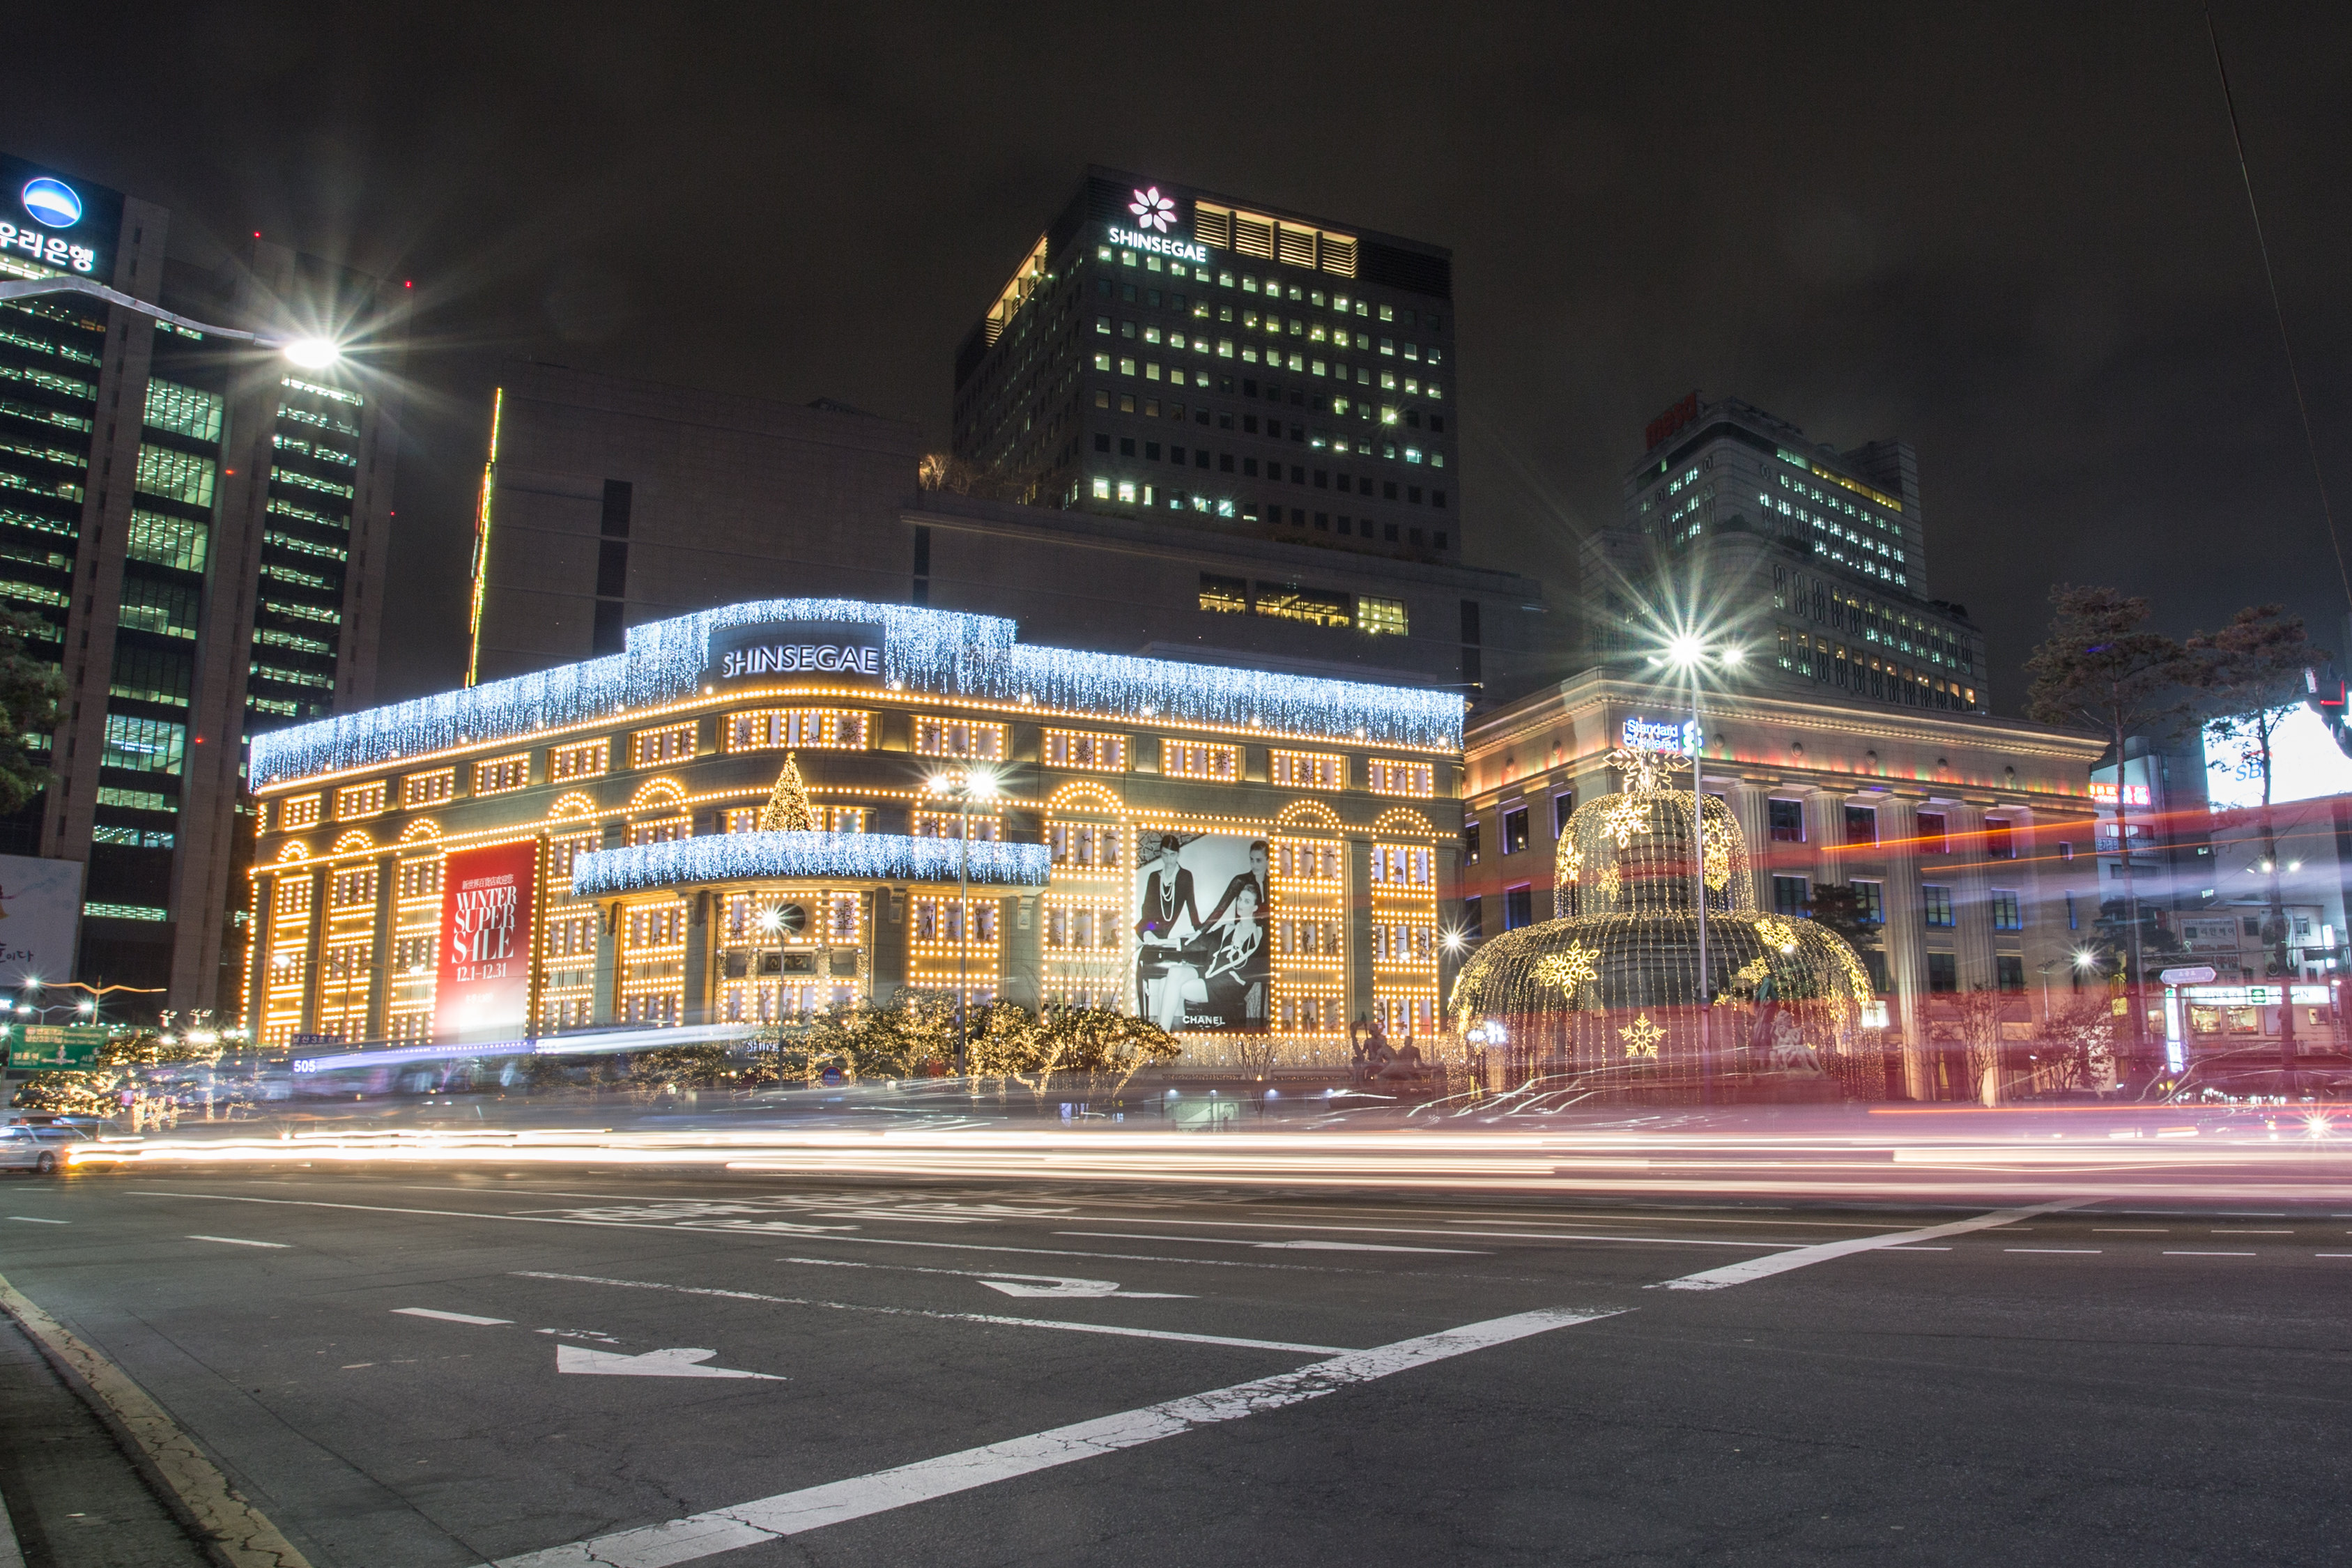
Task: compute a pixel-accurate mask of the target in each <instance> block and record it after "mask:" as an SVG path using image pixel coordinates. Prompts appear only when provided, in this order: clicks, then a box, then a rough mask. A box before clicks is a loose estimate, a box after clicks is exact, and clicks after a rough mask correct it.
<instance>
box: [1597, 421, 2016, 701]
mask: <svg viewBox="0 0 2352 1568" xmlns="http://www.w3.org/2000/svg"><path fill="white" fill-rule="evenodd" d="M1644 447H1645V448H1646V449H1645V450H1644V451H1643V456H1642V458H1641V460H1640V461H1638V462H1636V463H1635V464H1634V465H1633V468H1631V469H1629V470H1628V471H1627V473H1626V476H1625V480H1624V513H1623V518H1622V523H1621V526H1620V527H1618V528H1616V529H1612V530H1604V531H1601V532H1600V533H1598V534H1596V535H1594V536H1593V537H1592V538H1591V539H1590V540H1588V541H1587V542H1586V543H1585V545H1584V548H1583V551H1582V564H1583V567H1584V593H1585V597H1586V600H1587V605H1588V610H1589V613H1590V614H1591V617H1592V627H1591V630H1592V634H1593V635H1592V641H1593V644H1594V651H1595V652H1596V653H1597V654H1599V655H1600V656H1601V657H1602V658H1611V659H1622V658H1640V657H1643V656H1644V654H1645V652H1647V651H1655V649H1656V647H1657V645H1658V644H1659V643H1660V642H1661V641H1663V640H1664V638H1665V637H1668V636H1671V635H1672V633H1673V631H1674V630H1675V629H1676V627H1677V626H1681V627H1683V628H1684V629H1688V628H1689V627H1690V626H1692V625H1693V624H1694V623H1696V626H1697V629H1698V630H1700V631H1701V632H1702V633H1706V634H1710V635H1711V634H1714V633H1721V634H1723V635H1724V636H1726V637H1736V638H1737V640H1738V641H1740V642H1741V643H1742V644H1743V645H1744V646H1745V647H1746V649H1747V652H1748V656H1749V657H1748V667H1749V668H1750V670H1751V671H1759V670H1772V671H1778V672H1780V674H1782V675H1784V676H1786V677H1788V678H1790V679H1794V680H1805V681H1810V682H1811V683H1812V684H1813V685H1814V687H1815V688H1816V689H1820V690H1822V692H1824V693H1825V694H1827V695H1830V696H1832V697H1834V698H1836V699H1838V700H1844V701H1848V702H1853V703H1856V704H1868V705H1875V706H1878V707H1911V708H1934V709H1940V710H1947V711H1960V712H1982V711H1984V710H1985V708H1986V699H1987V693H1986V690H1985V653H1984V638H1983V634H1982V633H1980V632H1979V630H1978V629H1977V627H1976V626H1975V624H1974V623H1973V622H1971V621H1970V620H1969V615H1968V611H1967V609H1966V608H1965V607H1964V606H1962V605H1956V604H1953V603H1951V602H1950V601H1948V600H1944V599H1937V598H1933V597H1931V596H1930V595H1929V590H1928V577H1927V523H1926V519H1925V517H1924V515H1923V514H1922V511H1921V508H1920V501H1919V468H1918V459H1917V458H1916V455H1915V454H1914V453H1913V451H1912V449H1911V447H1910V445H1909V443H1907V442H1904V441H1897V440H1882V441H1873V442H1871V443H1869V444H1868V445H1866V446H1862V447H1855V448H1853V450H1851V451H1844V452H1841V451H1839V450H1838V449H1837V448H1836V447H1832V446H1831V445H1829V444H1828V443H1826V442H1815V441H1811V440H1809V439H1808V438H1807V437H1806V435H1805V433H1804V432H1803V431H1802V430H1801V429H1799V428H1798V427H1797V426H1794V425H1791V424H1790V423H1789V422H1788V421H1786V420H1783V419H1780V418H1777V417H1775V416H1772V415H1770V414H1767V413H1765V412H1764V411H1763V410H1762V409H1759V408H1757V407H1755V406H1753V405H1749V404H1747V403H1743V402H1741V401H1740V400H1739V399H1738V398H1734V397H1727V398H1724V399H1722V400H1721V401H1719V402H1714V403H1702V402H1701V401H1700V399H1699V396H1698V394H1696V393H1693V394H1691V395H1689V396H1688V397H1685V398H1684V399H1683V400H1682V401H1681V402H1679V403H1677V404H1675V406H1674V407H1672V408H1670V409H1668V410H1667V411H1666V412H1665V413H1664V414H1663V415H1661V416H1659V417H1658V418H1656V419H1654V420H1653V421H1651V423H1650V426H1649V427H1648V429H1647V431H1646V432H1645V433H1644Z"/></svg>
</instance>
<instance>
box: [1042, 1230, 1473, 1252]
mask: <svg viewBox="0 0 2352 1568" xmlns="http://www.w3.org/2000/svg"><path fill="white" fill-rule="evenodd" d="M1054 1234H1055V1236H1098V1237H1103V1238H1104V1239H1105V1240H1108V1241H1189V1242H1192V1244H1193V1245H1195V1246H1197V1247H1257V1248H1260V1249H1261V1250H1265V1251H1273V1252H1283V1251H1293V1252H1446V1253H1452V1254H1454V1255H1455V1256H1456V1257H1460V1258H1485V1257H1486V1256H1487V1255H1486V1253H1483V1252H1479V1251H1477V1250H1475V1249H1474V1248H1472V1247H1390V1246H1386V1245H1383V1244H1382V1243H1381V1242H1377V1241H1253V1240H1251V1239H1250V1238H1249V1237H1245V1236H1143V1235H1140V1234H1139V1233H1137V1232H1135V1231H1131V1230H1057V1231H1055V1233H1054Z"/></svg>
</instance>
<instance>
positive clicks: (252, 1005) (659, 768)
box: [246, 599, 1462, 1063]
mask: <svg viewBox="0 0 2352 1568" xmlns="http://www.w3.org/2000/svg"><path fill="white" fill-rule="evenodd" d="M1461 748H1462V704H1461V700H1460V698H1459V697H1458V696H1457V695H1456V694H1454V693H1452V692H1447V691H1442V690H1421V689H1407V688H1401V687H1389V686H1379V685H1371V684H1365V683H1359V682H1349V681H1339V680H1327V679H1309V678H1305V677H1299V676H1290V675H1279V674H1269V673H1265V672H1263V671H1254V670H1248V669H1237V668H1225V667H1216V666H1204V665H1191V664H1181V663H1174V662H1169V661H1164V660H1155V659H1144V658H1128V657H1122V656H1116V655H1107V654H1097V653H1083V652H1076V651H1072V650H1069V649H1064V648H1051V647H1030V646H1026V645H1024V644H1022V643H1021V642H1019V641H1018V640H1017V639H1016V637H1015V628H1014V624H1013V622H1012V621H1009V620H1005V619H1001V618H998V617H994V616H979V615H969V614H959V613H950V612H946V611H938V610H930V609H925V608H921V607H917V606H908V605H877V604H865V603H859V602H856V601H848V600H837V599H835V600H780V601H769V602H765V603H757V604H745V605H730V606H726V607H723V608H720V609H716V610H709V611H704V612H701V613H699V614H696V615H692V616H682V617H679V618H677V619H674V620H667V621H659V622H651V623H647V624H644V625H640V626H633V627H631V628H630V629H629V632H628V637H627V647H626V650H625V652H623V653H619V654H615V655H612V656H609V657H606V658H597V659H591V660H588V661H586V662H583V663H579V664H572V665H566V666H562V667H558V668H552V669H548V670H543V671H541V672H538V673H535V674H530V675H525V676H520V677H516V678H514V679H506V680H499V681H496V682H491V683H488V684H484V685H480V686H476V687H472V688H468V689H461V690H457V691H451V692H446V693H443V694H441V695H438V696H435V697H429V698H424V699H420V700H415V701H411V702H404V703H400V704H396V705H394V706H391V707H384V708H377V709H372V710H364V711H361V712H356V713H352V714H348V715H344V716H341V717H338V718H334V719H329V720H324V721H318V722H314V723H310V724H304V725H299V726H294V727H290V728H287V729H282V730H278V731H272V732H270V733H268V734H267V735H264V736H261V737H259V738H257V741H256V742H255V746H254V751H253V759H252V784H253V790H254V793H255V795H256V797H257V805H258V815H259V819H260V826H259V839H258V842H257V846H256V854H255V859H254V869H253V872H252V878H253V888H252V911H253V914H252V918H253V921H254V922H255V927H256V930H257V932H258V933H259V938H258V940H257V941H256V942H255V943H254V945H253V950H252V951H253V962H252V965H251V969H250V971H249V973H248V975H247V998H246V1018H247V1022H248V1023H249V1024H251V1025H252V1026H256V1027H257V1029H258V1030H259V1032H260V1036H261V1038H262V1039H263V1041H264V1042H265V1043H266V1044H267V1045H269V1046H275V1047H285V1046H287V1045H289V1044H290V1043H292V1042H294V1041H295V1039H296V1037H312V1039H313V1040H316V1041H319V1042H320V1043H323V1042H324V1041H328V1040H339V1041H342V1042H348V1043H357V1042H362V1041H370V1040H391V1041H396V1042H402V1043H408V1044H423V1043H433V1042H441V1041H453V1040H457V1039H461V1038H472V1037H469V1036H466V1035H464V1034H463V1033H462V1031H461V1030H459V1029H458V1028H457V1020H456V1019H453V1018H452V1017H451V1016H448V1015H449V1014H450V1012H451V1011H452V1007H453V1004H451V1003H449V1002H448V999H447V998H446V997H445V998H444V1006H443V1008H442V1013H441V1016H438V1017H436V986H438V985H440V984H442V982H441V980H440V974H441V973H442V971H443V969H444V967H445V965H446V962H447V954H446V952H444V951H443V949H444V948H445V947H446V943H444V942H441V941H440V940H439V939H440V936H441V933H442V931H443V922H444V919H445V908H444V904H445V894H444V870H445V865H446V864H448V863H451V862H452V860H453V858H460V859H458V860H457V862H456V863H457V864H459V865H461V866H462V865H467V864H469V863H471V862H470V861H468V860H467V859H463V858H461V857H467V855H468V853H469V852H474V851H488V850H500V849H502V853H503V856H504V862H503V863H505V864H509V865H514V866H519V867H520V868H521V875H522V878H523V879H524V880H525V881H526V882H527V883H530V884H531V885H530V887H528V888H527V889H526V899H525V905H526V909H527V913H526V914H525V915H524V916H523V917H522V923H523V925H524V926H525V927H527V929H528V937H529V942H528V982H529V984H528V998H527V1004H526V1003H522V1002H519V1003H518V1004H517V1011H516V1016H515V1022H514V1026H513V1027H511V1028H510V1029H509V1034H520V1035H524V1036H541V1037H543V1036H546V1035H550V1034H554V1033H558V1032H562V1031H568V1030H577V1029H584V1028H593V1027H597V1026H619V1025H639V1026H642V1025H645V1024H649V1023H650V1024H728V1023H743V1024H746V1025H750V1024H754V1023H759V1022H764V1021H768V1020H773V1019H777V1018H779V1017H786V1016H792V1015H793V1014H795V1013H798V1012H801V1011H803V1010H806V1009H811V1008H815V1007H820V1006H824V1005H828V1004H831V1003H835V1002H844V1001H851V1000H856V999H860V998H867V997H870V998H873V999H875V1000H877V1001H878V1000H884V999H887V997H888V996H889V995H890V994H892V993H893V992H895V991H896V990H897V989H898V987H900V986H902V985H912V986H917V987H922V988H935V989H940V990H945V991H952V990H953V989H954V987H955V985H956V984H957V978H958V973H959V968H960V966H961V967H963V968H965V969H966V970H968V973H969V975H970V984H971V994H972V995H973V997H974V999H975V1001H984V1000H986V999H988V998H990V997H992V996H998V995H1002V996H1004V997H1006V998H1009V999H1011V1000H1013V1001H1017V1002H1021V1003H1024V1004H1028V1005H1036V1004H1038V1003H1041V1002H1048V1001H1064V1002H1071V1003H1083V1004H1092V1005H1116V1006H1119V1007H1120V1008H1122V1010H1128V1011H1132V1010H1134V1009H1135V1008H1136V1006H1137V1005H1138V996H1139V984H1138V962H1137V960H1138V955H1137V952H1136V946H1137V939H1136V935H1135V932H1136V927H1137V924H1138V920H1139V901H1140V900H1143V899H1145V898H1147V897H1149V896H1150V893H1149V891H1148V889H1150V882H1149V880H1148V879H1149V877H1150V869H1151V864H1152V863H1154V862H1155V861H1156V859H1157V858H1158V856H1159V854H1160V844H1161V840H1162V838H1163V837H1165V836H1171V835H1172V836H1174V837H1177V838H1178V839H1179V841H1180V843H1181V845H1182V850H1181V854H1182V858H1183V861H1184V863H1185V865H1186V867H1187V868H1190V870H1191V874H1192V878H1193V879H1194V881H1195V884H1196V893H1195V897H1196V900H1197V902H1198V906H1199V907H1198V909H1197V910H1196V911H1195V912H1196V915H1198V916H1210V915H1211V903H1212V900H1214V899H1215V898H1217V896H1218V894H1219V893H1220V891H1224V892H1226V893H1227V894H1228V895H1230V892H1231V890H1232V889H1233V888H1234V886H1236V885H1237V884H1238V882H1239V881H1240V879H1241V877H1242V876H1243V875H1244V874H1246V873H1248V872H1249V870H1250V867H1251V864H1252V860H1251V857H1252V851H1253V849H1254V847H1255V846H1256V845H1258V844H1259V843H1260V842H1261V841H1263V844H1264V846H1265V880H1266V881H1267V883H1269V884H1270V885H1269V886H1268V887H1266V888H1265V894H1266V897H1265V927H1264V930H1265V941H1264V946H1265V957H1264V958H1263V959H1262V960H1259V961H1258V962H1259V963H1260V965H1261V968H1260V971H1259V972H1260V973H1262V974H1263V975H1264V977H1265V980H1264V988H1263V1002H1262V1004H1260V1003H1257V1002H1255V1001H1254V1002H1253V1003H1252V1005H1251V1007H1250V1013H1251V1015H1252V1021H1251V1022H1250V1023H1249V1024H1247V1025H1244V1026H1243V1027H1241V1028H1240V1029H1238V1030H1235V1031H1229V1032H1230V1033H1235V1034H1251V1033H1255V1034H1257V1035H1260V1036H1261V1037H1263V1036H1267V1035H1270V1036H1272V1037H1274V1039H1275V1040H1276V1042H1278V1043H1279V1046H1280V1050H1279V1059H1288V1060H1299V1061H1315V1060H1317V1059H1318V1058H1319V1059H1320V1060H1322V1061H1325V1062H1331V1061H1334V1060H1341V1061H1343V1060H1344V1059H1345V1056H1344V1051H1345V1049H1346V1041H1347V1037H1348V1027H1349V1023H1350V1022H1351V1021H1352V1020H1355V1019H1357V1018H1359V1017H1360V1016H1367V1015H1370V1014H1373V1013H1374V1012H1375V1010H1377V1012H1378V1014H1379V1015H1380V1016H1381V1017H1382V1018H1383V1019H1384V1021H1385V1022H1386V1024H1387V1026H1388V1027H1389V1028H1390V1029H1391V1031H1392V1032H1394V1033H1397V1034H1399V1035H1402V1033H1404V1032H1405V1031H1407V1030H1411V1031H1413V1032H1415V1033H1418V1034H1421V1035H1423V1036H1426V1035H1427V1034H1429V1033H1430V1032H1432V1031H1433V1028H1434V1027H1435V1026H1436V1021H1437V1019H1436V1009H1437V985H1438V955H1439V939H1438V931H1437V926H1438V896H1439V888H1438V879H1439V877H1440V875H1441V874H1450V872H1451V862H1450V856H1451V853H1452V850H1453V847H1454V845H1455V843H1456V841H1457V836H1458V833H1459V831H1460V809H1459V805H1458V799H1457V796H1458V768H1459V765H1460V758H1461ZM787 753H792V754H793V756H794V757H795V759H796V765H797V767H798V769H799V770H800V772H801V773H802V775H803V778H804V779H805V782H806V787H807V792H808V796H809V801H810V805H811V806H812V808H813V815H814V818H815V822H816V827H817V830H816V831H799V832H792V833H772V832H765V831H761V821H760V818H761V811H762V808H763V807H765V806H766V805H768V803H769V801H770V797H771V793H772V791H773V790H774V789H775V787H776V785H777V782H778V778H779V774H780V773H781V771H782V766H783V764H784V762H785V759H786V756H787ZM964 765H969V766H975V767H985V768H986V769H988V770H990V771H991V772H992V773H993V774H994V776H995V777H996V778H997V779H998V781H999V795H998V798H996V799H995V800H994V801H992V802H990V803H987V804H981V805H973V806H972V808H971V844H970V845H969V851H970V854H969V865H970V879H971V894H970V909H971V921H970V927H969V929H968V930H967V929H966V928H965V925H964V923H963V921H961V918H960V915H961V903H960V900H959V895H958V881H957V877H958V871H959V868H960V862H961V860H962V859H963V855H962V851H963V850H964V849H965V848H966V846H964V845H962V844H960V843H959V842H957V839H958V837H959V834H960V827H961V817H960V816H959V814H958V812H957V809H956V808H955V806H954V805H952V804H950V803H949V802H947V801H944V800H943V799H941V798H940V796H939V795H936V794H935V793H932V792H931V791H930V789H929V785H930V784H931V781H932V780H934V779H935V778H936V777H938V776H940V775H941V774H942V773H948V772H950V771H951V770H954V769H956V768H958V767H959V766H964ZM1441 853H1444V854H1445V855H1447V856H1448V857H1449V859H1448V860H1447V861H1445V862H1444V863H1441V860H1440V855H1441ZM1229 873H1230V875H1229ZM1227 901H1228V902H1230V901H1231V900H1230V897H1228V900H1227ZM519 934H520V933H519ZM518 945H520V943H519V944H518ZM451 994H455V988H454V987H452V988H451ZM526 1005H527V1014H526V1013H525V1012H524V1011H523V1008H524V1007H525V1006H526ZM526 1018H527V1022H526V1021H525V1020H526ZM305 1043H310V1042H305ZM1234 1043H1235V1042H1234V1040H1232V1039H1229V1038H1227V1037H1226V1034H1223V1033H1220V1034H1194V1035H1192V1036H1191V1037H1189V1038H1188V1058H1190V1059H1192V1060H1194V1061H1199V1062H1202V1063H1213V1062H1216V1061H1218V1060H1221V1059H1226V1047H1230V1046H1231V1045H1233V1044H1234ZM1332 1047H1338V1048H1339V1052H1340V1053H1342V1054H1340V1055H1338V1056H1336V1057H1335V1056H1334V1055H1333V1054H1332Z"/></svg>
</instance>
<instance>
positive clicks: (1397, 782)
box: [1371, 757, 1437, 800]
mask: <svg viewBox="0 0 2352 1568" xmlns="http://www.w3.org/2000/svg"><path fill="white" fill-rule="evenodd" d="M1371 784H1372V793H1373V794H1374V795H1402V796H1404V797H1405V798H1407V799H1409V800H1428V799H1429V798H1431V797H1432V796H1433V795H1435V794H1436V793H1437V769H1436V768H1435V767H1434V766H1433V764H1431V763H1407V762H1399V761H1397V760H1396V759H1394V758H1391V757H1374V758H1373V759H1371Z"/></svg>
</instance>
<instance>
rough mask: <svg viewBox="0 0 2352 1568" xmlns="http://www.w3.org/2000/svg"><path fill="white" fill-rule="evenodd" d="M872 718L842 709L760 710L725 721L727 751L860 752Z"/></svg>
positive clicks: (872, 725)
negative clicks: (726, 722) (726, 723)
mask: <svg viewBox="0 0 2352 1568" xmlns="http://www.w3.org/2000/svg"><path fill="white" fill-rule="evenodd" d="M873 729H874V716H873V715H872V714H870V713H860V712H856V711H853V710H849V709H844V708H762V709H759V710H754V711H752V712H750V713H738V714H736V715H735V716H734V718H733V719H731V720H730V721H728V725H727V749H728V750H729V751H730V752H782V751H809V752H862V751H865V750H866V747H867V745H868V744H869V743H870V739H871V736H872V734H873Z"/></svg>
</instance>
